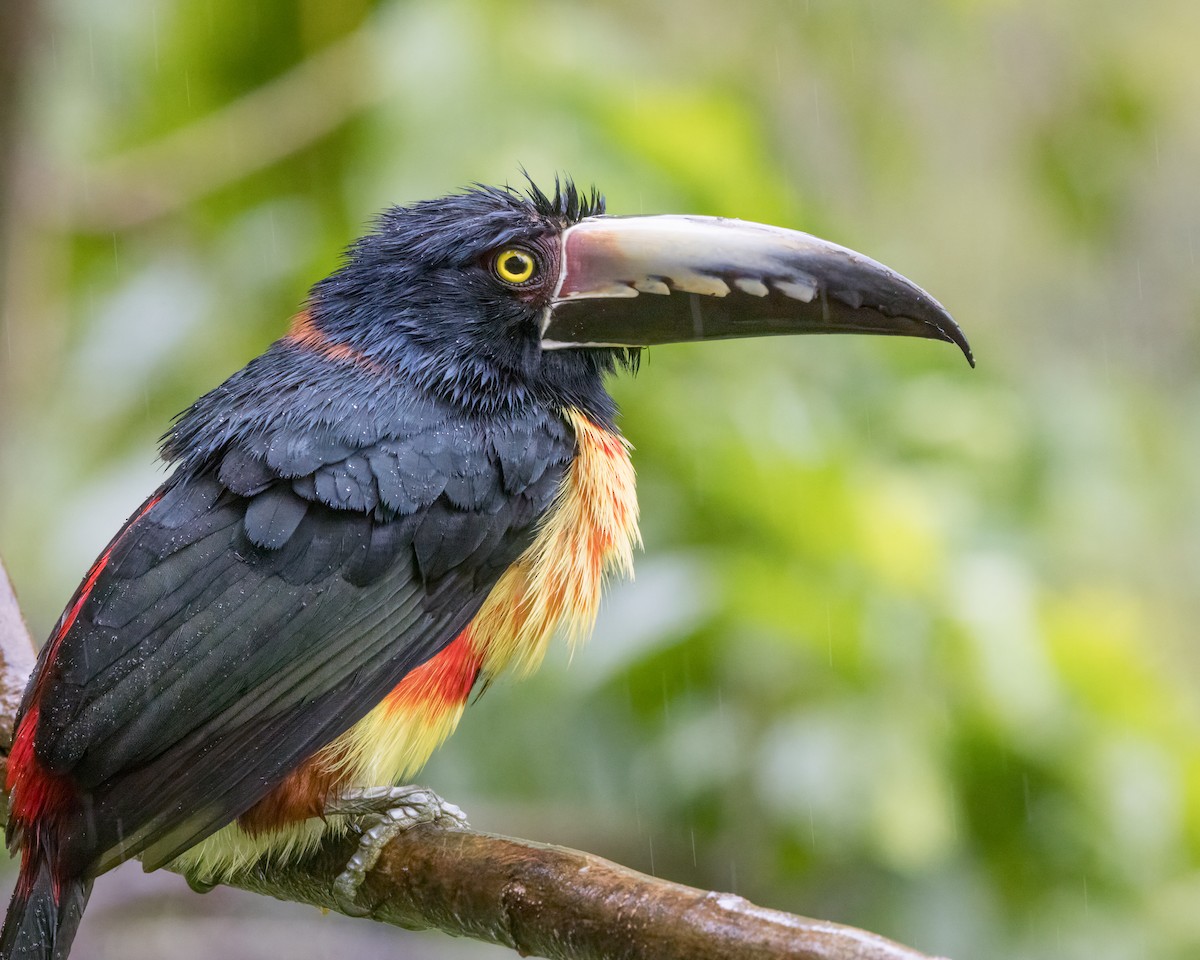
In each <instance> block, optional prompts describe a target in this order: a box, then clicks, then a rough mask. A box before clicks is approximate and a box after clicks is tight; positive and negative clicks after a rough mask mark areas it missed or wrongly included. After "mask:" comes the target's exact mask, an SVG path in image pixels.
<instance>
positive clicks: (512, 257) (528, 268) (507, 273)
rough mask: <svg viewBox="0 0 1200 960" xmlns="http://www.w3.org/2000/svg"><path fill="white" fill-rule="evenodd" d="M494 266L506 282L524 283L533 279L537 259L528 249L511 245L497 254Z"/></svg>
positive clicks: (493, 262) (498, 274)
mask: <svg viewBox="0 0 1200 960" xmlns="http://www.w3.org/2000/svg"><path fill="white" fill-rule="evenodd" d="M492 268H493V269H494V270H495V271H496V276H498V277H499V278H500V279H501V280H503V281H504V282H505V283H512V284H522V283H528V282H529V281H530V280H531V279H533V274H534V272H535V271H536V270H537V260H536V259H535V258H534V256H533V254H532V253H530V252H529V251H528V250H522V249H521V248H520V247H509V248H508V249H506V250H501V251H500V252H499V253H498V254H496V259H495V260H493V261H492Z"/></svg>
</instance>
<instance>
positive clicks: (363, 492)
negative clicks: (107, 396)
mask: <svg viewBox="0 0 1200 960" xmlns="http://www.w3.org/2000/svg"><path fill="white" fill-rule="evenodd" d="M803 333H864V334H883V335H894V336H908V337H918V338H926V339H934V340H943V341H948V342H950V343H953V344H956V345H957V346H958V347H959V348H960V349H961V350H962V352H963V353H964V355H965V356H966V357H967V359H968V361H970V362H971V364H972V366H973V365H974V360H973V357H972V354H971V351H970V347H969V345H968V343H967V340H966V338H965V336H964V334H963V333H962V331H961V330H960V328H959V327H958V325H957V324H956V323H955V321H954V320H953V319H952V318H951V316H950V315H949V313H947V311H946V310H945V308H943V307H942V306H941V305H940V304H939V303H938V302H937V301H936V300H935V299H934V298H933V297H932V296H930V295H929V294H928V293H926V292H925V291H924V290H922V289H921V288H920V287H917V286H916V285H915V284H913V283H912V282H910V281H909V280H907V279H905V278H904V277H902V276H901V275H899V274H898V273H896V272H894V271H892V270H890V269H889V268H887V267H885V266H883V265H882V264H880V263H877V262H876V261H874V260H871V259H870V258H868V257H865V256H863V255H862V254H858V253H855V252H854V251H851V250H849V249H847V248H845V247H841V246H838V245H837V244H834V243H831V242H828V241H825V240H821V239H818V238H816V237H813V236H810V235H808V234H806V233H802V232H799V231H796V230H790V229H785V228H782V227H774V226H768V225H764V224H757V223H751V222H747V221H742V220H737V219H725V218H716V217H702V216H680V215H639V216H625V217H620V216H609V215H607V214H606V212H605V203H604V199H603V197H602V196H601V195H600V194H599V193H598V192H597V190H596V189H595V188H594V187H593V188H591V189H590V190H586V189H581V188H578V187H577V186H576V185H575V183H574V182H573V181H572V180H571V179H570V178H560V177H556V178H555V184H554V188H553V191H552V192H551V191H543V190H542V189H539V188H538V187H537V186H536V185H535V184H534V183H533V181H532V180H530V182H529V183H528V184H527V185H526V186H524V187H522V188H519V189H518V188H514V187H509V186H504V187H493V186H484V185H479V184H477V185H474V186H472V187H469V188H466V189H463V190H460V191H459V192H457V193H451V194H449V195H447V196H444V197H441V198H439V199H432V200H423V201H419V202H413V203H410V204H408V205H401V206H395V207H392V208H390V209H387V210H386V211H384V212H383V213H382V214H381V215H380V216H379V217H378V219H377V220H376V221H375V223H374V225H373V227H372V228H371V229H370V230H369V232H367V233H366V234H365V235H364V236H363V237H361V238H360V239H358V240H357V241H355V242H354V243H353V244H352V245H351V246H350V247H349V248H348V249H347V251H346V254H345V256H344V258H343V261H342V263H341V264H340V266H339V267H338V268H337V269H336V270H335V271H334V272H333V273H332V274H331V275H329V276H328V277H326V278H325V279H323V280H320V281H319V282H317V283H316V284H315V285H314V286H313V287H312V289H311V291H310V293H309V296H308V298H307V300H306V301H305V306H304V307H303V309H302V310H301V312H300V313H298V314H297V315H296V316H295V317H294V318H293V320H292V321H291V324H290V327H289V328H288V330H287V332H286V334H285V335H284V336H282V337H281V338H280V339H279V340H277V341H276V342H274V343H273V344H271V345H270V346H269V347H268V349H266V351H265V352H263V353H262V354H261V355H259V356H257V357H255V358H253V359H251V360H250V361H249V362H248V363H247V364H246V365H245V366H244V367H243V368H242V369H241V370H239V371H238V372H236V373H234V374H233V375H232V376H230V377H229V378H228V379H227V380H225V381H224V382H223V383H222V384H220V385H219V386H217V387H216V388H215V389H213V390H212V391H210V392H209V393H207V394H205V395H204V396H202V397H200V398H199V399H198V400H196V401H195V403H194V404H193V405H192V406H191V407H189V408H188V409H187V410H185V411H184V412H183V413H181V414H180V415H179V416H178V417H177V418H176V419H175V420H174V421H173V423H172V425H171V426H170V428H169V430H168V431H167V433H166V434H165V436H164V438H163V441H162V449H161V454H162V457H163V459H164V461H165V462H166V463H167V464H168V465H169V467H170V473H169V475H168V477H167V479H166V480H165V482H163V483H162V484H161V486H160V487H159V488H158V489H157V490H156V491H154V492H153V494H152V495H151V496H150V497H149V498H148V499H146V500H145V502H144V503H143V504H142V505H141V506H140V507H139V508H138V509H137V510H136V511H135V512H134V513H133V515H132V516H131V517H130V518H129V519H128V521H127V522H126V523H125V524H124V525H123V526H122V527H121V528H120V530H119V531H118V532H117V534H116V535H115V536H114V537H113V539H112V540H111V542H110V543H109V544H108V545H107V546H106V547H105V548H104V550H103V551H102V552H101V554H100V556H99V558H98V559H97V560H96V561H95V563H94V564H93V565H92V567H91V568H90V569H89V570H88V572H87V574H86V575H85V576H84V578H83V581H82V583H81V584H80V586H79V587H78V589H77V590H76V591H75V593H74V595H73V596H72V597H71V599H70V600H69V602H68V603H67V605H66V608H65V610H64V611H63V613H62V616H61V617H60V618H59V620H58V622H57V625H56V626H55V628H54V629H53V631H52V632H51V634H50V636H49V638H48V640H47V641H46V643H45V644H44V645H43V647H42V648H41V651H40V654H39V657H38V660H37V665H36V667H35V669H34V672H33V674H32V676H31V678H30V680H29V683H28V686H27V688H26V691H25V693H24V697H23V700H22V702H21V705H20V707H19V710H18V713H17V718H16V723H15V728H14V736H13V746H12V749H11V753H10V755H9V758H8V768H7V778H6V783H5V787H6V790H7V791H8V792H9V793H10V814H9V819H8V824H7V840H8V844H9V848H10V850H11V851H12V852H13V854H14V855H19V856H20V870H19V877H18V880H17V884H16V888H15V891H14V893H13V895H12V900H11V903H10V906H9V909H8V913H7V916H6V918H5V921H4V927H3V932H2V933H0V957H3V958H5V960H11V958H23V960H32V958H52V957H53V958H62V957H66V956H67V953H68V951H69V949H70V944H71V941H72V939H73V937H74V935H75V931H76V929H77V927H78V925H79V922H80V918H81V916H82V913H83V909H84V906H85V905H86V903H87V899H88V896H89V893H90V891H91V888H92V883H93V881H94V880H95V878H96V877H98V876H99V875H100V874H103V873H104V872H106V871H107V870H109V869H111V868H113V867H115V866H116V865H117V864H119V863H121V862H123V861H125V860H127V859H130V858H133V857H140V858H141V860H142V864H143V866H144V868H145V869H146V870H152V869H156V868H158V867H162V866H165V865H168V864H171V865H173V866H174V867H175V868H176V869H180V870H182V871H183V872H184V873H185V874H186V875H187V876H189V877H190V878H191V879H192V880H193V881H195V882H196V883H198V884H214V883H218V882H220V880H221V879H222V878H223V877H227V876H229V875H230V874H231V873H233V872H234V871H236V870H238V869H241V868H244V867H246V866H249V865H252V864H254V863H256V862H257V861H259V860H264V859H265V860H267V861H270V862H277V863H283V862H287V861H288V860H289V859H291V858H295V857H298V856H301V855H303V854H304V853H305V852H307V851H309V850H311V849H312V848H313V847H314V845H315V844H317V843H318V842H319V841H320V840H321V838H322V836H323V834H324V832H325V831H327V830H338V829H341V830H346V829H351V828H353V827H354V825H355V824H358V823H359V819H358V817H359V815H361V814H364V813H367V812H371V811H374V812H376V813H378V814H380V821H379V822H380V824H381V829H382V827H383V826H385V825H387V824H388V823H389V822H390V823H391V824H392V825H393V826H396V825H398V826H397V828H399V827H403V826H404V825H406V824H408V823H411V822H414V821H419V820H435V821H439V822H442V823H445V824H448V825H453V824H454V823H460V822H463V817H462V814H461V811H459V810H458V809H457V808H456V807H454V806H453V805H452V804H449V803H447V802H445V801H442V800H441V799H440V798H439V797H437V796H436V794H433V793H432V792H431V791H425V790H423V789H421V788H416V787H404V786H395V785H397V784H402V783H403V782H404V781H405V779H406V778H408V777H411V776H412V775H414V774H415V773H416V772H417V771H418V770H419V769H420V768H421V766H422V765H423V764H424V763H425V761H426V760H427V759H428V757H429V756H430V755H431V754H432V752H433V751H434V750H435V749H436V748H437V746H438V745H439V744H440V743H441V742H442V741H443V740H444V739H445V738H446V737H447V736H448V735H449V734H450V733H451V732H452V731H453V730H454V728H455V726H456V724H457V723H458V721H459V718H460V717H461V716H462V714H463V711H464V708H465V707H466V705H467V703H468V701H469V699H470V698H471V696H472V694H473V693H476V694H477V693H478V692H480V691H481V690H482V689H483V688H484V687H485V686H486V685H487V684H488V683H489V682H490V681H491V680H492V679H493V678H495V677H497V676H499V675H501V674H505V673H515V674H518V675H521V674H527V673H529V672H530V671H532V670H533V669H535V668H536V667H537V665H538V663H539V661H540V660H541V659H542V656H543V654H544V652H545V650H546V648H547V645H548V644H549V642H550V640H551V638H552V637H553V636H554V635H555V634H556V633H566V634H568V635H571V636H573V637H582V636H584V635H586V634H587V633H588V632H589V630H590V629H591V626H592V624H593V621H594V619H595V616H596V612H597V606H598V603H599V600H600V595H601V591H602V587H603V584H604V582H605V580H606V579H607V578H610V577H612V576H618V575H627V574H629V573H630V572H631V569H632V563H633V553H634V550H635V548H636V547H637V546H638V545H639V543H640V536H639V532H638V505H637V497H636V491H635V478H634V470H633V466H632V463H631V459H630V445H629V444H628V443H627V442H626V440H625V439H624V438H623V437H622V435H621V433H620V432H619V429H618V426H617V409H616V406H615V403H614V401H613V400H612V399H611V397H610V396H609V394H608V392H607V390H606V387H605V383H606V380H607V378H608V377H609V376H610V375H612V374H614V373H618V372H621V371H630V372H633V371H636V369H637V366H638V359H639V357H640V355H641V351H642V350H643V349H644V348H646V347H649V346H654V345H659V344H668V343H678V342H687V341H699V340H719V339H727V338H734V337H753V336H767V335H786V334H803ZM387 811H391V812H392V813H391V819H390V821H389V819H388V816H387V815H386V814H387ZM347 825H350V826H347ZM386 834H387V830H382V833H381V832H380V831H379V830H364V831H363V840H362V846H361V847H360V852H359V853H357V854H356V855H355V859H353V860H352V862H351V863H350V864H348V865H347V871H346V873H344V874H343V878H339V884H340V886H339V889H340V890H341V891H342V893H344V894H345V896H346V898H347V900H348V901H352V900H353V896H354V892H355V890H356V886H357V883H358V882H361V878H362V876H363V875H364V873H365V870H366V869H368V868H369V866H370V863H371V862H372V859H373V857H374V856H376V855H377V851H378V847H379V845H380V843H381V842H382V841H381V838H383V839H386Z"/></svg>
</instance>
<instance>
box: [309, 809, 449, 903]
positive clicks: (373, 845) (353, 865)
mask: <svg viewBox="0 0 1200 960" xmlns="http://www.w3.org/2000/svg"><path fill="white" fill-rule="evenodd" d="M325 812H326V815H328V816H346V817H354V818H357V820H358V822H356V823H354V824H353V826H354V829H355V830H357V831H358V833H359V841H358V849H357V850H356V851H355V852H354V856H352V857H351V858H350V859H349V860H348V861H347V862H346V867H345V869H344V870H342V872H341V873H340V874H338V877H337V879H336V880H335V881H334V884H333V890H334V895H335V896H336V897H337V899H338V904H339V906H340V907H341V909H342V912H343V913H346V914H348V915H350V916H366V914H367V913H368V912H369V911H367V910H364V909H363V908H362V907H361V906H359V905H358V891H359V888H360V887H361V886H362V884H363V881H364V880H366V879H367V874H368V873H370V872H371V869H372V868H373V867H374V866H375V864H376V863H377V862H378V860H379V855H380V854H381V853H382V852H383V848H384V847H386V846H387V845H388V843H390V842H391V840H392V838H393V837H395V836H397V835H398V834H400V833H402V832H403V831H405V830H407V829H409V828H410V827H415V826H416V825H417V824H418V823H436V824H438V825H439V826H443V827H447V828H449V829H454V828H458V827H466V826H468V825H469V824H468V823H467V817H466V814H464V813H463V812H462V810H460V809H459V808H458V807H456V806H455V805H454V804H452V803H448V802H447V801H445V800H443V799H442V798H441V797H439V796H438V795H437V794H436V793H434V792H433V791H432V790H426V789H425V788H424V787H414V786H405V787H370V788H366V789H361V790H348V791H346V792H345V793H343V794H342V795H341V796H339V797H337V798H336V799H335V800H334V801H333V802H332V803H331V804H330V806H329V808H328V809H326V811H325Z"/></svg>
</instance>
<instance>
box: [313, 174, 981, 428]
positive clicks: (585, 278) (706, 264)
mask: <svg viewBox="0 0 1200 960" xmlns="http://www.w3.org/2000/svg"><path fill="white" fill-rule="evenodd" d="M310 314H311V322H312V323H313V324H314V325H315V326H316V327H317V328H318V329H319V330H320V334H321V336H322V337H324V338H326V339H327V340H329V341H331V342H335V343H339V344H344V345H346V347H347V348H348V349H353V350H354V351H355V352H356V353H358V354H361V355H363V356H365V357H366V358H369V359H371V360H374V361H376V362H379V363H380V364H386V365H387V366H389V367H391V368H393V369H399V370H402V371H403V372H404V373H405V375H407V376H410V377H414V378H416V379H417V380H419V381H421V382H424V383H426V384H427V385H429V386H431V387H432V388H433V389H436V390H437V391H438V392H439V393H442V394H443V395H445V396H448V397H452V398H454V399H455V400H458V401H462V402H468V403H473V404H477V405H478V404H485V405H491V406H497V405H501V404H504V403H508V402H512V401H514V400H519V399H520V398H522V397H526V396H540V397H542V398H543V399H549V400H552V401H556V402H560V403H582V404H584V405H585V406H591V405H592V404H594V403H595V402H596V397H597V396H603V391H602V389H601V388H600V381H601V379H602V377H603V374H604V373H606V372H608V371H611V370H612V369H613V368H614V367H615V366H617V365H619V364H625V365H632V364H633V363H635V361H636V357H637V352H638V349H639V348H641V347H645V346H650V345H652V344H660V343H671V342H680V341H686V340H707V339H725V338H731V337H750V336H764V335H771V334H792V333H874V334H888V335H895V336H912V337H925V338H929V339H938V340H947V341H950V342H952V343H955V344H957V345H958V346H959V347H960V348H961V349H962V350H963V352H964V354H965V355H966V356H967V359H968V360H970V359H971V354H970V349H969V347H968V345H967V342H966V339H965V337H964V336H963V334H962V332H961V331H960V330H959V328H958V326H957V325H956V324H955V323H954V321H953V320H952V319H951V317H950V315H949V314H948V313H947V312H946V311H945V310H944V309H943V308H942V306H941V305H940V304H939V303H938V302H937V301H936V300H934V299H933V298H932V297H931V296H929V294H927V293H925V292H924V291H923V290H921V289H920V288H919V287H917V286H916V285H915V284H913V283H911V282H909V281H908V280H906V279H905V278H904V277H902V276H900V275H899V274H897V273H895V272H894V271H892V270H890V269H888V268H887V267H885V266H883V265H882V264H879V263H876V262H875V261H874V260H871V259H869V258H867V257H864V256H862V255H861V254H858V253H854V252H853V251H851V250H847V249H846V248H844V247H839V246H837V245H836V244H832V243H828V242H826V241H824V240H819V239H817V238H816V237H812V236H809V235H808V234H804V233H799V232H797V231H794V230H785V229H782V228H779V227H770V226H764V225H761V224H756V223H748V222H745V221H741V220H728V219H720V218H714V217H688V216H634V217H609V216H605V215H604V201H603V199H602V198H601V197H600V196H599V195H598V194H597V193H596V192H595V191H594V190H593V191H591V192H590V193H584V192H581V191H579V190H577V189H576V187H575V186H574V184H572V183H571V182H570V181H567V182H566V183H558V182H556V184H555V191H554V194H553V195H549V194H547V193H544V192H542V191H541V190H539V189H538V188H537V187H536V186H533V185H532V184H531V187H530V190H529V191H528V193H527V194H520V193H518V192H517V191H514V190H511V189H508V188H495V187H476V188H474V189H472V190H470V191H468V192H466V193H463V194H459V195H455V196H449V197H444V198H441V199H438V200H428V201H424V202H421V203H416V204H413V205H411V206H407V207H394V208H392V209H390V210H388V211H387V212H385V213H384V214H383V215H382V216H381V217H380V218H379V220H378V222H377V224H376V226H375V229H374V230H373V231H372V232H371V233H369V234H367V235H366V236H365V237H363V238H362V239H360V240H359V241H358V242H357V243H355V244H354V245H353V246H352V247H351V248H350V250H349V253H348V256H347V259H346V263H345V265H344V266H343V267H342V268H341V269H340V270H339V271H337V272H336V273H334V274H333V275H331V276H330V277H328V278H327V279H325V280H323V281H321V282H320V283H319V284H317V285H316V287H314V289H313V294H312V298H311V305H310ZM597 392H599V393H597ZM598 412H602V411H598Z"/></svg>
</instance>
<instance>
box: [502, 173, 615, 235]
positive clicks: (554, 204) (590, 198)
mask: <svg viewBox="0 0 1200 960" xmlns="http://www.w3.org/2000/svg"><path fill="white" fill-rule="evenodd" d="M521 172H522V173H524V174H525V179H526V181H527V182H528V183H529V189H528V190H527V191H526V195H527V196H528V197H529V200H530V202H531V203H532V204H533V207H534V209H535V210H536V211H537V212H538V213H540V214H541V215H542V216H543V217H548V218H550V219H554V220H561V221H563V222H564V223H577V222H578V221H580V220H583V219H584V218H585V217H598V216H600V215H601V214H602V213H604V196H603V194H601V193H600V191H599V190H597V189H596V188H595V187H594V186H593V187H591V189H589V190H580V189H579V188H578V187H576V186H575V181H574V180H572V179H571V178H570V177H559V176H557V175H556V176H555V178H554V195H553V196H551V195H550V194H548V193H546V192H545V191H544V190H542V188H541V187H539V186H538V185H537V184H536V183H534V182H533V178H532V177H530V176H529V174H528V173H527V172H526V171H524V170H522V171H521Z"/></svg>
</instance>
